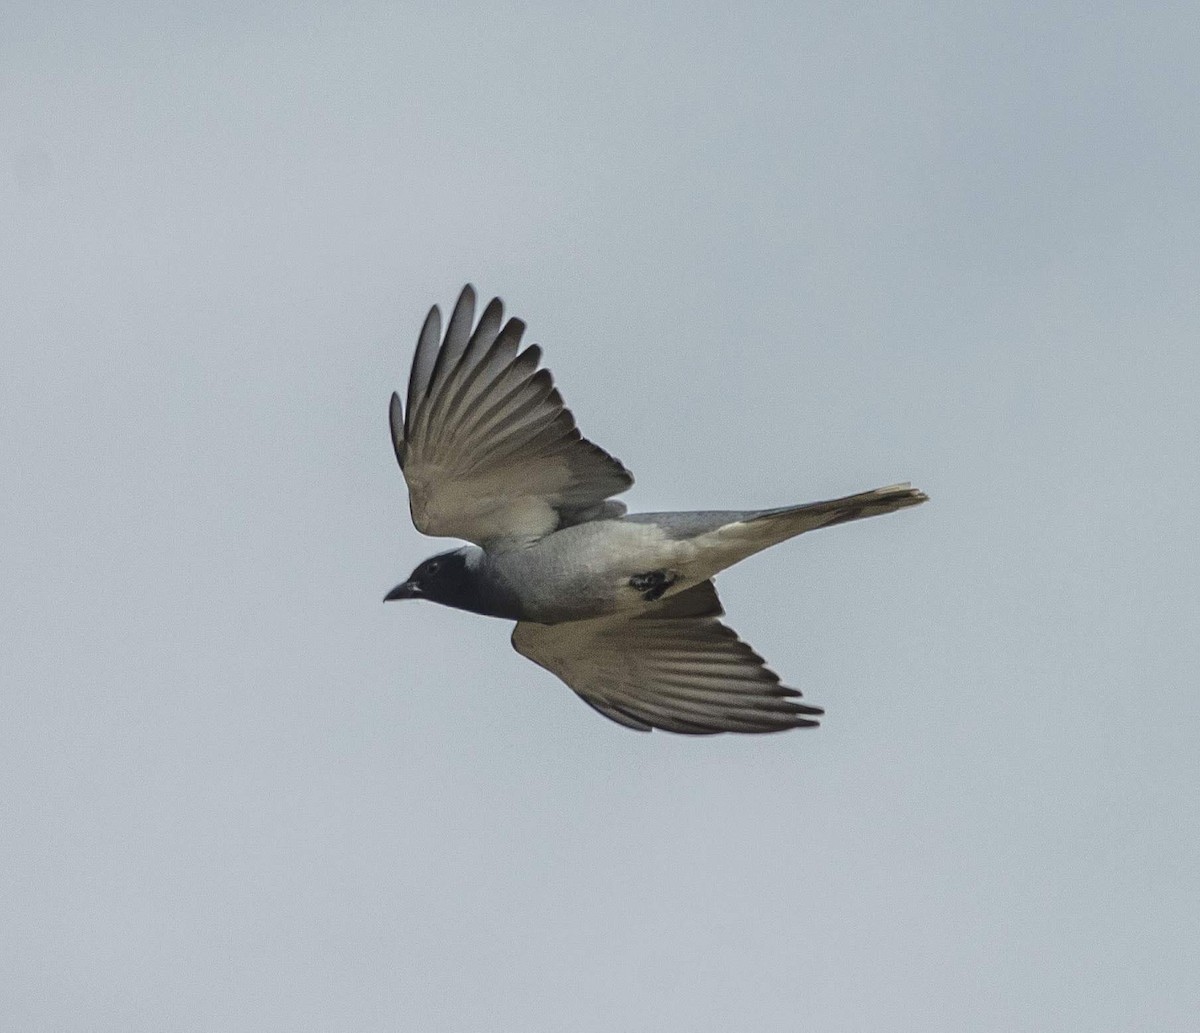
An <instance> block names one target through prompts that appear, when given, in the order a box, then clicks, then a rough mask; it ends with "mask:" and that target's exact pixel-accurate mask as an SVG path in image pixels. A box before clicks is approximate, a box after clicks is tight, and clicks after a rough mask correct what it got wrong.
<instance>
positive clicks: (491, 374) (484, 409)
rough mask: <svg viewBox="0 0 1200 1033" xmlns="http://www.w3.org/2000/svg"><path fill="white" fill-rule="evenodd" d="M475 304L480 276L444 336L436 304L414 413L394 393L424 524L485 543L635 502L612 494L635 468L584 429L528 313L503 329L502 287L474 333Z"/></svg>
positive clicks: (411, 384) (411, 398) (415, 503)
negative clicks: (545, 362)
mask: <svg viewBox="0 0 1200 1033" xmlns="http://www.w3.org/2000/svg"><path fill="white" fill-rule="evenodd" d="M474 314H475V291H474V289H473V288H472V287H471V286H470V285H469V284H468V285H467V286H466V287H464V288H463V292H462V294H461V295H459V298H458V303H457V304H456V305H455V306H454V313H453V314H452V315H451V317H450V323H449V325H448V326H447V327H446V336H445V337H444V338H443V339H442V340H441V343H440V345H439V342H438V338H439V336H440V334H441V322H442V318H441V313H440V312H439V311H438V309H437V306H436V305H435V306H434V307H433V308H432V309H431V310H430V312H429V316H428V318H427V319H426V320H425V325H424V326H423V327H422V328H421V337H420V340H419V341H418V343H417V351H416V355H415V356H414V357H413V365H412V374H411V376H410V377H409V381H408V405H407V408H408V414H407V416H406V415H405V414H404V406H402V405H401V403H400V398H399V396H398V395H395V394H393V395H392V405H391V412H390V417H391V425H392V442H393V444H394V445H395V448H396V458H397V459H398V460H399V461H400V468H401V469H402V470H403V471H404V479H405V480H406V481H407V482H408V491H409V508H410V509H411V511H412V518H413V523H414V524H416V526H417V529H418V530H420V531H423V532H424V533H425V534H430V535H436V536H445V537H451V538H465V539H466V540H467V541H471V542H475V543H476V544H479V545H483V544H486V543H487V542H497V541H500V540H503V539H518V540H526V541H528V540H530V539H536V538H541V537H543V536H544V535H547V534H549V533H550V532H551V531H553V530H555V529H556V528H557V527H559V526H561V525H563V524H565V523H572V522H577V521H578V520H580V519H587V518H589V517H590V516H591V515H593V512H606V513H607V512H624V507H623V506H621V505H620V504H619V503H608V504H607V507H604V506H603V504H604V500H605V499H607V498H609V496H611V495H616V494H618V493H619V492H622V491H625V489H626V488H628V487H629V486H630V485H631V484H632V483H633V477H632V475H631V474H630V473H629V471H628V470H626V469H625V467H624V466H622V465H621V464H620V463H619V462H618V461H617V460H616V459H614V458H613V457H612V456H610V455H609V454H608V453H607V452H605V451H604V450H603V449H601V448H598V447H597V446H596V445H593V444H592V443H591V442H590V441H588V440H587V439H586V438H584V437H583V436H582V435H581V434H580V433H579V431H578V430H577V429H576V427H575V419H574V417H573V416H572V415H571V412H570V410H569V409H567V407H566V406H565V405H564V404H563V400H562V396H561V395H560V394H559V393H558V391H557V390H556V389H555V387H554V381H553V379H552V378H551V376H550V371H549V370H546V369H538V368H537V365H538V360H539V359H540V358H541V354H542V353H541V349H540V348H538V346H537V345H533V346H531V347H529V348H526V349H525V350H524V351H520V352H519V351H518V347H519V345H520V342H521V335H522V334H523V333H524V332H525V324H524V323H522V322H521V320H519V319H510V320H509V321H508V322H507V323H504V325H503V328H502V327H501V324H502V322H503V318H504V307H503V305H502V304H501V302H500V299H499V298H493V299H492V301H491V302H490V303H489V304H488V306H487V307H486V308H485V309H484V311H483V315H482V316H481V317H480V319H479V324H478V326H476V327H475V329H474V331H473V332H472V329H471V324H472V322H473V321H474ZM598 507H599V508H598Z"/></svg>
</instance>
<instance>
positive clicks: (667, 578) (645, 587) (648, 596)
mask: <svg viewBox="0 0 1200 1033" xmlns="http://www.w3.org/2000/svg"><path fill="white" fill-rule="evenodd" d="M678 580H679V575H678V574H676V573H675V571H673V570H651V571H648V572H647V573H645V574H634V575H633V577H631V578H630V579H629V587H630V588H632V589H634V590H635V591H638V592H641V593H642V598H643V599H645V600H646V602H648V603H652V602H655V601H656V600H658V599H661V598H662V595H663V593H664V592H665V591H666V590H667V589H668V588H670V587H671V586H672V585H673V584H675V582H676V581H678Z"/></svg>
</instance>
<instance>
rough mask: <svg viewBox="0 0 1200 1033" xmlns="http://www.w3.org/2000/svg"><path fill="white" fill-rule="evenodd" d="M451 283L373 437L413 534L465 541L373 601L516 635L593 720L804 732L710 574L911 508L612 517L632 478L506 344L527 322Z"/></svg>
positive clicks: (796, 696) (911, 497)
mask: <svg viewBox="0 0 1200 1033" xmlns="http://www.w3.org/2000/svg"><path fill="white" fill-rule="evenodd" d="M475 307H476V294H475V290H474V288H473V287H472V286H471V285H470V284H467V286H465V287H464V288H463V290H462V292H461V293H460V294H459V297H458V300H457V302H456V303H455V305H454V309H453V311H452V312H451V315H450V319H449V322H448V323H447V325H446V331H445V334H444V335H443V334H442V318H441V312H440V310H439V309H438V307H437V306H436V305H434V306H433V307H432V308H431V309H430V311H429V314H428V316H427V317H426V319H425V322H424V324H423V325H422V327H421V332H420V336H419V337H418V340H417V347H416V351H415V353H414V356H413V361H412V369H411V373H410V375H409V381H408V390H407V393H406V398H405V401H404V402H402V401H401V399H400V396H399V394H397V393H393V394H392V397H391V403H390V406H389V413H388V415H389V425H390V429H391V438H392V446H393V448H394V450H395V453H396V459H397V461H398V462H399V464H400V469H401V471H402V473H403V475H404V479H405V481H406V482H407V485H408V495H409V509H410V512H411V515H412V521H413V524H414V525H415V526H416V528H417V530H419V531H421V532H422V533H424V534H426V535H430V536H433V537H447V538H457V539H461V540H463V541H466V542H469V543H471V544H469V545H464V546H461V547H459V548H456V549H452V550H450V551H447V552H442V553H439V554H438V555H436V556H431V557H430V558H429V559H426V560H425V561H423V562H422V563H420V564H419V565H418V566H417V567H416V568H415V569H414V570H413V572H412V573H411V574H410V575H409V577H408V578H406V579H405V580H404V581H403V582H401V583H400V584H398V585H396V587H395V588H393V589H392V590H391V591H390V592H388V593H387V595H386V596H385V597H384V601H385V602H388V601H393V600H400V599H427V600H430V601H432V602H435V603H441V604H442V605H444V606H450V607H455V608H457V609H460V610H467V611H470V612H472V613H476V614H482V615H485V616H490V617H498V618H501V619H504V620H510V621H516V626H515V628H514V629H513V633H512V645H513V647H514V648H515V649H516V651H517V652H518V653H520V654H521V655H523V656H525V657H527V658H528V659H530V660H532V661H533V662H534V663H535V664H538V665H539V666H541V667H543V668H545V669H546V670H547V671H549V672H550V673H552V674H554V675H556V676H557V677H558V678H560V679H561V680H562V681H563V682H565V683H566V685H567V686H568V687H569V688H571V689H572V690H573V691H574V692H575V693H576V694H577V695H578V696H579V697H580V698H581V699H582V700H583V701H584V702H585V703H587V704H589V705H590V706H591V707H593V708H594V709H595V710H597V711H599V713H601V714H603V715H604V716H605V717H607V718H610V719H611V720H613V721H615V722H617V723H618V724H621V725H624V726H625V727H627V728H632V729H636V730H638V731H643V732H645V731H650V730H653V729H659V730H663V731H667V732H675V733H680V734H685V735H712V734H715V733H720V732H748V733H758V732H778V731H783V730H786V729H791V728H805V727H813V726H815V725H817V724H818V720H817V719H818V717H819V716H820V715H821V714H823V713H824V711H823V709H822V708H820V707H816V706H810V705H808V704H806V703H802V702H800V698H801V693H800V692H799V690H797V689H794V688H790V687H788V686H785V685H783V684H782V682H781V681H780V678H779V676H778V675H777V674H775V672H774V671H772V670H770V668H768V667H767V665H766V661H764V660H763V658H762V657H761V656H759V655H758V654H757V653H756V652H755V651H754V650H753V649H751V648H750V646H748V645H747V644H746V643H745V642H743V641H742V640H741V639H740V638H739V637H738V635H737V634H736V633H735V632H734V631H733V630H731V629H730V628H729V627H728V626H727V625H725V624H723V623H722V622H721V620H720V618H721V617H722V616H723V614H724V608H723V607H722V605H721V602H720V599H719V597H718V595H717V591H716V588H715V587H714V585H713V578H714V577H715V576H716V575H717V574H719V573H720V572H721V571H723V570H725V569H726V568H727V567H730V566H732V565H733V564H735V563H738V562H739V561H741V560H744V559H746V558H747V557H748V556H752V555H754V554H755V553H757V552H760V551H762V550H763V549H766V548H769V547H770V546H773V545H777V544H779V543H780V542H783V541H785V540H787V539H789V538H793V537H795V536H796V535H799V534H803V533H804V532H806V531H812V530H815V529H817V528H820V527H831V526H833V525H834V524H841V523H846V522H847V521H850V520H859V519H862V518H864V517H870V516H877V515H880V514H883V513H891V512H894V511H896V510H900V509H904V508H907V507H909V506H915V505H919V504H920V503H922V502H925V501H926V500H927V496H926V495H925V493H924V492H922V491H919V490H918V489H916V488H913V487H912V486H911V485H910V484H908V483H904V484H893V485H889V486H887V487H884V488H876V489H874V490H873V491H865V492H860V493H858V494H855V495H848V496H846V497H844V498H838V499H832V500H829V501H825V502H812V503H807V504H803V505H794V506H786V507H783V508H775V509H758V510H732V511H731V510H721V511H698V512H679V513H634V514H631V513H628V512H627V509H626V506H625V505H624V503H622V502H620V501H618V500H616V499H615V498H614V497H613V496H615V495H619V494H621V493H622V492H624V491H626V490H627V489H628V488H629V487H630V486H631V485H632V484H633V475H632V474H631V473H630V472H629V471H628V470H627V469H626V468H625V466H624V465H623V464H622V463H621V462H620V461H619V460H617V459H615V458H614V457H613V456H611V455H610V454H609V453H608V452H606V451H604V449H602V448H600V447H599V446H598V445H595V444H593V443H592V442H591V441H589V440H588V439H587V438H585V437H584V436H583V435H582V434H581V433H580V431H579V429H578V427H577V426H576V423H575V418H574V416H573V415H572V413H571V411H570V410H569V409H568V408H567V406H566V404H565V403H564V401H563V398H562V395H561V394H560V393H559V391H558V389H557V387H555V384H554V379H553V377H552V375H551V373H550V371H549V370H548V369H545V368H543V367H541V366H540V362H541V358H542V350H541V348H540V347H539V346H538V345H536V344H532V345H529V346H527V347H524V348H522V346H521V340H522V337H523V336H524V333H525V329H526V325H525V323H524V322H523V321H522V320H520V319H517V318H509V319H508V320H505V318H504V305H503V303H502V302H501V300H500V299H499V298H493V299H492V300H491V301H490V302H489V303H488V304H487V305H486V306H485V307H484V309H483V312H482V314H481V315H480V317H479V319H478V321H477V322H476V320H475Z"/></svg>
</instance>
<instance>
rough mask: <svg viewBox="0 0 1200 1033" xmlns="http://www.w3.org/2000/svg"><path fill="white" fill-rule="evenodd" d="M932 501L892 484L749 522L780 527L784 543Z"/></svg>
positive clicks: (766, 514)
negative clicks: (824, 528) (802, 535)
mask: <svg viewBox="0 0 1200 1033" xmlns="http://www.w3.org/2000/svg"><path fill="white" fill-rule="evenodd" d="M928 498H929V496H928V495H926V494H925V493H924V492H923V491H921V490H919V489H917V488H914V487H913V486H912V485H911V484H908V483H907V482H906V483H904V484H889V485H888V486H887V487H886V488H876V489H874V490H873V491H864V492H860V493H859V494H857V495H847V496H846V497H845V498H841V499H830V500H829V501H828V502H808V503H805V504H804V505H802V506H785V507H783V508H782V509H765V510H763V511H762V512H761V513H755V514H754V516H753V517H752V518H751V519H750V520H749V521H747V522H748V523H751V524H754V523H757V522H758V521H760V520H761V521H767V522H770V523H772V524H778V526H779V531H780V535H779V537H778V539H777V540H778V541H783V540H784V539H785V538H791V537H793V536H794V535H798V534H803V533H804V532H805V531H815V530H816V529H817V528H818V527H832V526H833V525H834V524H844V523H847V522H848V521H851V520H862V519H863V518H864V517H872V516H880V515H882V514H884V513H894V512H895V511H896V510H898V509H906V508H908V507H909V506H919V505H920V504H921V503H922V502H925V501H927V500H928ZM772 537H774V535H772Z"/></svg>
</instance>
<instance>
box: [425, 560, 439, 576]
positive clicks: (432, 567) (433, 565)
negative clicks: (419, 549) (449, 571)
mask: <svg viewBox="0 0 1200 1033" xmlns="http://www.w3.org/2000/svg"><path fill="white" fill-rule="evenodd" d="M440 567H441V563H440V562H439V561H437V560H434V561H433V562H432V563H431V564H429V566H427V567H426V568H425V573H426V574H436V573H437V572H438V568H440Z"/></svg>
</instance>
